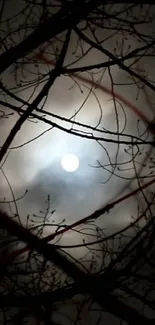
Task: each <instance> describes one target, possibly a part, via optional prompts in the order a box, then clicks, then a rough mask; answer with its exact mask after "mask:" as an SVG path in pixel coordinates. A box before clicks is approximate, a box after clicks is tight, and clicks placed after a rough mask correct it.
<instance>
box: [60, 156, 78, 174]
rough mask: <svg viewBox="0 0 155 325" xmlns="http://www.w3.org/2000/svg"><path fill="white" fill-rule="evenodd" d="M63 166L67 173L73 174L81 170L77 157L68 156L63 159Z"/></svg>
mask: <svg viewBox="0 0 155 325" xmlns="http://www.w3.org/2000/svg"><path fill="white" fill-rule="evenodd" d="M61 166H62V168H63V169H64V170H65V171H66V172H69V173H73V172H75V171H76V170H77V169H78V168H79V159H78V157H77V156H76V155H73V154H66V155H64V156H63V157H62V159H61Z"/></svg>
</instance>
